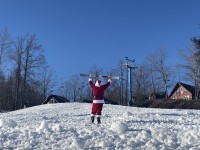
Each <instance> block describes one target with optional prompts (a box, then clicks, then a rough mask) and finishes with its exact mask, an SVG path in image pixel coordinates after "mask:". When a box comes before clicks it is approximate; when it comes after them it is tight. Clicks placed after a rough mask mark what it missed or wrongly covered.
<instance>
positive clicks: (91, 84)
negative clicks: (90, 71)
mask: <svg viewBox="0 0 200 150" xmlns="http://www.w3.org/2000/svg"><path fill="white" fill-rule="evenodd" d="M88 82H89V84H90V86H91V87H92V88H93V87H94V83H93V82H92V77H91V76H90V77H89V79H88Z"/></svg>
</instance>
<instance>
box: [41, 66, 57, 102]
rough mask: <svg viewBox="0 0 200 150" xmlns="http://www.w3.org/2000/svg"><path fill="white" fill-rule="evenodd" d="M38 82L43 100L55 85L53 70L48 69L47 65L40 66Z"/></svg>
mask: <svg viewBox="0 0 200 150" xmlns="http://www.w3.org/2000/svg"><path fill="white" fill-rule="evenodd" d="M38 84H39V85H38V86H39V90H40V91H41V93H42V99H43V100H45V99H46V98H47V96H48V95H49V94H50V93H51V92H52V91H53V88H54V86H55V74H54V71H52V70H50V69H49V67H48V66H44V67H42V68H41V71H40V72H39V74H38Z"/></svg>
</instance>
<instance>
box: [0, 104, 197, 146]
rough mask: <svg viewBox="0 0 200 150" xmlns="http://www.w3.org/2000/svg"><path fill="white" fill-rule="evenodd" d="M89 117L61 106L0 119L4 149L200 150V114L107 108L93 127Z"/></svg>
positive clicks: (85, 109)
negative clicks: (98, 123) (99, 122)
mask: <svg viewBox="0 0 200 150" xmlns="http://www.w3.org/2000/svg"><path fill="white" fill-rule="evenodd" d="M90 111H91V104H86V103H62V104H61V103H60V104H45V105H41V106H36V107H31V108H26V109H22V110H18V111H13V112H8V113H1V114H0V115H1V119H0V149H2V150H4V149H5V150H6V149H19V150H20V149H23V150H24V149H26V150H32V149H37V150H47V149H51V150H80V149H83V150H96V149H98V150H113V149H115V150H122V149H126V150H146V149H150V150H152V149H160V150H167V149H177V150H182V149H200V146H199V140H200V126H199V124H200V120H199V117H200V111H197V110H182V109H179V110H177V109H154V108H138V107H126V106H119V105H110V104H105V105H104V108H103V115H102V124H101V125H97V124H90V123H89V120H90ZM95 122H96V121H95Z"/></svg>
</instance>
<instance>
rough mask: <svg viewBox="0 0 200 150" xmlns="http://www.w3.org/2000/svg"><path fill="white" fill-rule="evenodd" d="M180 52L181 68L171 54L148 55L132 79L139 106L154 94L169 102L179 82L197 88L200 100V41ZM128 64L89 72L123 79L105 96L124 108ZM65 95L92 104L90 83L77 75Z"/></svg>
mask: <svg viewBox="0 0 200 150" xmlns="http://www.w3.org/2000/svg"><path fill="white" fill-rule="evenodd" d="M188 39H189V38H188ZM178 52H179V56H180V61H179V62H180V63H178V64H172V65H171V64H170V63H169V61H168V59H169V57H168V53H167V50H166V49H165V48H159V49H156V50H155V51H153V52H150V53H148V54H146V58H145V60H144V62H143V63H142V64H139V65H135V66H136V67H137V68H136V69H134V70H133V79H132V81H133V83H132V87H133V91H132V93H133V101H134V103H135V105H139V103H141V102H142V101H144V100H147V99H149V95H151V94H152V93H158V94H161V95H165V98H166V99H167V98H168V95H169V94H170V92H171V90H172V88H173V87H174V86H175V84H176V82H183V83H186V84H190V85H192V86H194V87H195V100H198V99H199V97H200V95H199V90H200V38H199V37H193V38H191V45H190V47H187V48H186V49H184V50H180V51H178ZM126 63H127V62H126V61H125V60H119V62H118V64H117V65H116V67H114V68H112V69H111V70H109V71H108V72H105V71H104V70H103V69H102V68H98V67H96V66H94V67H92V68H91V69H90V70H89V71H88V72H87V73H91V74H95V75H102V74H106V75H111V76H112V75H115V76H120V77H121V79H122V80H113V81H112V86H110V87H109V89H108V90H107V92H106V95H105V98H106V99H108V100H111V101H115V102H117V103H118V104H120V105H127V104H128V97H127V95H128V93H127V92H128V89H127V87H128V85H127V84H128V82H127V81H128V80H127V73H128V71H127V68H126V67H124V64H126ZM133 65H134V64H133ZM94 81H95V79H94ZM105 82H106V81H105ZM61 91H62V94H63V95H64V96H66V97H67V98H68V99H70V100H71V101H75V102H77V101H78V102H79V101H84V100H87V101H88V100H92V93H91V89H90V86H89V85H88V83H87V79H85V78H83V77H80V76H79V75H73V76H72V77H71V78H70V79H69V80H67V81H65V83H64V86H62V88H61Z"/></svg>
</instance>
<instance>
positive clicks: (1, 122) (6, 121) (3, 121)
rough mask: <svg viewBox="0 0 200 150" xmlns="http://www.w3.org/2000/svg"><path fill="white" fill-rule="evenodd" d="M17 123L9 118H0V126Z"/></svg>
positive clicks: (15, 124) (12, 125)
mask: <svg viewBox="0 0 200 150" xmlns="http://www.w3.org/2000/svg"><path fill="white" fill-rule="evenodd" d="M16 126H17V123H16V122H15V121H13V120H11V119H0V127H12V128H14V127H16Z"/></svg>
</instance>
